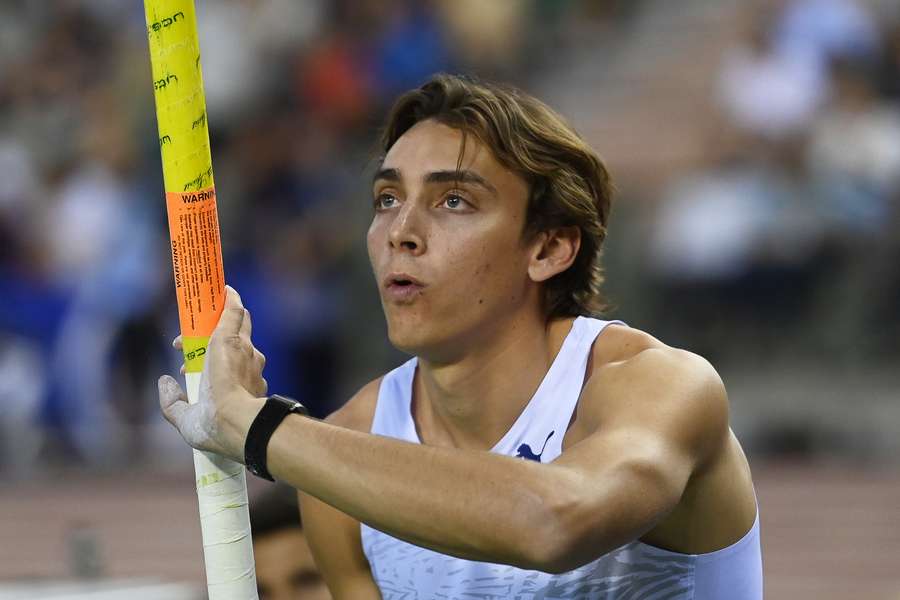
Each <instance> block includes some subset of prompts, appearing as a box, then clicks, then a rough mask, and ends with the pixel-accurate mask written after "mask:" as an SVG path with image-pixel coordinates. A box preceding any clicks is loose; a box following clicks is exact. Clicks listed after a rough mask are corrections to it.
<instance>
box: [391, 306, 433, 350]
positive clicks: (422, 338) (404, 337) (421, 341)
mask: <svg viewBox="0 0 900 600" xmlns="http://www.w3.org/2000/svg"><path fill="white" fill-rule="evenodd" d="M385 317H386V321H387V334H388V340H389V341H390V342H391V345H392V346H393V347H394V348H396V349H397V350H400V351H401V352H405V353H407V354H418V353H419V352H420V351H421V350H422V349H423V348H425V347H427V346H428V343H427V339H428V338H429V337H430V336H429V333H430V331H429V327H428V324H427V323H423V322H422V321H421V320H419V319H410V318H409V315H403V316H402V317H397V316H396V315H395V316H394V317H393V318H391V317H390V316H388V315H385Z"/></svg>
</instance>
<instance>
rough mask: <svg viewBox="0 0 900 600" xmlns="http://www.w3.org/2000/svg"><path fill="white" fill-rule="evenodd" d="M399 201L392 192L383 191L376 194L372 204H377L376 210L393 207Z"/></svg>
mask: <svg viewBox="0 0 900 600" xmlns="http://www.w3.org/2000/svg"><path fill="white" fill-rule="evenodd" d="M396 203H397V198H396V197H395V196H393V195H391V194H387V193H381V194H377V195H376V196H375V200H374V201H373V202H372V204H373V205H374V206H375V210H384V209H387V208H391V207H392V206H394V205H395V204H396Z"/></svg>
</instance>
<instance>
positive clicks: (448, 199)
mask: <svg viewBox="0 0 900 600" xmlns="http://www.w3.org/2000/svg"><path fill="white" fill-rule="evenodd" d="M467 205H469V202H468V201H467V200H466V199H465V198H463V197H462V195H461V194H458V193H456V192H450V193H449V194H447V195H446V196H445V197H444V206H446V207H447V208H452V209H454V210H455V209H459V208H465V207H466V206H467Z"/></svg>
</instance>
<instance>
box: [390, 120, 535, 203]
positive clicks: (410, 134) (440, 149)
mask: <svg viewBox="0 0 900 600" xmlns="http://www.w3.org/2000/svg"><path fill="white" fill-rule="evenodd" d="M465 138H466V139H465V143H466V145H465V150H464V152H462V161H460V150H461V149H462V143H463V132H462V131H460V130H459V129H454V128H453V127H449V126H447V125H444V124H443V123H438V122H437V121H434V120H426V121H421V122H419V123H416V124H415V125H414V126H413V127H411V128H410V129H409V130H408V131H407V132H406V133H404V134H403V135H402V136H400V138H399V139H398V140H397V141H396V142H394V145H393V146H391V149H390V150H389V151H388V153H387V155H385V157H384V161H383V162H382V165H381V167H382V168H384V169H397V170H398V171H399V172H400V173H401V176H402V177H403V179H406V180H411V179H412V180H419V179H422V178H424V177H425V176H427V174H428V173H434V172H438V171H455V170H457V168H459V169H461V170H469V171H473V172H475V173H476V174H478V175H480V176H481V177H483V178H484V179H486V180H488V181H489V182H490V183H491V184H493V186H494V187H495V188H497V190H499V191H501V192H502V191H504V190H509V191H521V190H525V191H526V192H527V184H526V183H525V181H524V179H522V177H520V176H519V175H518V174H516V173H515V172H514V171H512V170H511V169H507V168H506V167H505V166H503V165H502V164H501V163H500V161H498V160H497V158H496V157H495V156H494V153H493V152H491V150H490V148H488V147H487V146H485V145H484V144H483V143H481V141H480V140H479V139H478V138H477V137H476V136H475V135H472V134H468V135H466V136H465Z"/></svg>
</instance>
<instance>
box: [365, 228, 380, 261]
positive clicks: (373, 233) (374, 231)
mask: <svg viewBox="0 0 900 600" xmlns="http://www.w3.org/2000/svg"><path fill="white" fill-rule="evenodd" d="M381 229H382V228H381V227H380V226H379V225H378V223H377V222H376V221H372V224H371V225H369V230H368V231H367V232H366V249H367V250H368V253H369V262H370V263H372V266H373V267H374V266H375V265H376V262H375V258H376V256H377V254H378V250H379V248H381V245H380V243H379V242H380V240H381V239H382V238H381V237H380V236H381Z"/></svg>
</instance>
